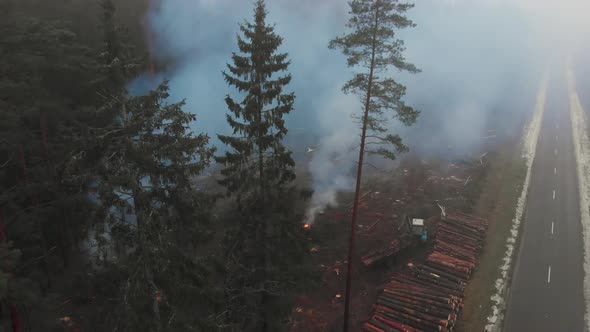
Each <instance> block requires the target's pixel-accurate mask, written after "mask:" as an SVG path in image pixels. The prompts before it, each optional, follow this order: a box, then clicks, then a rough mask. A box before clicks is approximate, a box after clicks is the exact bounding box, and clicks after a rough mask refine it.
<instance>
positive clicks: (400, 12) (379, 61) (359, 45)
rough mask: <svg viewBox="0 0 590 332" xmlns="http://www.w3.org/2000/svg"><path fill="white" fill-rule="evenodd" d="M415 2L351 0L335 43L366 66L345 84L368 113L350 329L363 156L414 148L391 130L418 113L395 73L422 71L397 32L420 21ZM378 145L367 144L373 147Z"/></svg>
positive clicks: (363, 118)
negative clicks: (411, 13)
mask: <svg viewBox="0 0 590 332" xmlns="http://www.w3.org/2000/svg"><path fill="white" fill-rule="evenodd" d="M413 6H414V5H413V4H409V3H402V2H400V1H398V0H353V1H351V2H350V9H351V11H350V15H351V17H350V19H349V21H348V23H347V24H346V27H347V28H349V29H350V30H351V31H350V32H349V33H348V34H346V35H344V36H341V37H338V38H336V39H334V40H332V41H331V42H330V45H329V47H330V48H338V49H341V50H342V53H343V54H344V55H345V56H346V57H347V59H348V66H349V67H352V68H358V69H360V71H359V72H357V73H356V74H355V75H354V77H353V78H352V79H351V80H349V81H348V82H347V83H346V84H345V85H344V87H343V91H344V92H345V93H354V94H356V95H358V96H359V98H360V99H361V101H362V112H361V114H360V115H359V116H356V118H357V119H358V120H359V121H360V124H361V140H360V151H359V158H358V166H357V176H356V177H357V178H356V188H355V195H354V204H353V210H352V221H351V231H350V245H349V253H348V262H349V264H348V272H347V279H346V297H345V314H344V319H345V322H344V329H345V331H346V330H347V329H348V316H349V311H350V288H351V275H352V270H351V269H352V265H353V262H354V261H353V258H354V256H353V254H354V237H355V229H356V219H357V211H358V204H359V194H360V189H361V178H362V170H363V158H364V156H365V153H366V152H368V153H369V154H377V155H381V156H383V157H386V158H389V159H395V157H396V155H397V154H398V153H402V152H405V151H407V150H408V148H407V147H406V146H405V145H404V144H403V143H402V139H401V138H400V137H399V136H398V135H393V134H388V133H387V132H388V128H387V122H388V118H393V119H397V120H399V121H401V122H402V123H403V124H404V125H406V126H409V125H412V124H413V123H414V122H415V121H416V118H417V116H418V112H417V111H416V110H414V109H413V108H411V107H410V106H408V105H406V104H405V103H404V102H403V100H402V98H403V97H404V95H405V93H406V88H405V87H404V86H403V85H401V84H400V83H398V82H396V81H395V80H394V79H393V78H391V71H392V70H399V71H408V72H410V73H416V72H418V69H416V67H415V66H414V65H412V64H410V63H408V62H406V59H405V58H404V56H403V51H404V43H403V41H402V40H400V39H397V38H396V35H395V33H396V31H398V30H400V29H404V28H407V27H413V26H414V24H413V23H412V21H411V20H409V19H408V18H407V17H406V16H405V14H406V12H407V11H408V10H409V9H411V8H412V7H413ZM368 145H370V146H376V148H371V149H369V148H367V146H368Z"/></svg>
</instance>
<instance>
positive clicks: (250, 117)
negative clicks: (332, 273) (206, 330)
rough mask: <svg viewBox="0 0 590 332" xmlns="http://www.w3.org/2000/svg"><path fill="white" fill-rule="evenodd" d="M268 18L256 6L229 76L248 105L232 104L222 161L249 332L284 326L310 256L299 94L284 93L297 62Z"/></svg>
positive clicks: (240, 313) (243, 324) (230, 303)
mask: <svg viewBox="0 0 590 332" xmlns="http://www.w3.org/2000/svg"><path fill="white" fill-rule="evenodd" d="M266 15H267V11H266V8H265V3H264V1H261V0H259V1H257V2H256V4H255V9H254V21H253V22H247V21H246V22H244V23H243V24H241V25H240V30H241V32H242V34H243V36H240V35H238V37H237V41H238V48H239V50H240V52H241V54H236V53H234V54H233V55H232V63H231V64H228V65H227V69H228V72H224V73H223V76H224V78H225V80H226V82H227V83H228V84H229V85H230V86H233V87H235V88H236V89H237V90H238V92H239V95H240V97H241V99H239V100H236V98H234V97H231V96H229V95H228V96H227V97H226V98H225V102H226V104H227V107H228V108H229V111H230V112H229V113H228V114H227V122H228V123H229V125H230V126H231V128H232V129H233V135H218V137H219V139H220V140H221V141H222V142H223V143H225V144H226V145H227V146H228V151H227V152H225V154H224V155H223V156H219V157H217V158H216V160H217V162H218V163H220V164H222V165H223V167H224V168H223V169H222V170H221V175H222V179H221V180H220V183H221V184H222V185H224V186H225V187H226V188H227V190H228V193H229V194H231V195H233V197H235V198H236V199H237V201H238V212H237V214H236V216H235V220H233V224H232V231H231V232H230V233H229V236H228V239H227V243H226V244H227V246H226V249H227V252H226V257H227V268H228V273H227V279H226V288H227V292H226V299H227V310H228V315H227V318H228V320H229V322H230V324H233V326H235V327H236V328H237V329H238V330H244V331H277V330H280V329H281V328H284V326H285V321H284V319H285V316H286V314H287V313H288V310H289V305H288V300H287V299H288V298H287V296H288V295H289V294H292V292H293V291H294V290H295V289H297V285H298V282H299V283H300V284H303V283H304V282H303V280H304V279H303V277H302V275H301V274H300V273H299V272H303V271H304V269H302V267H303V261H304V259H305V257H306V250H305V242H304V241H305V238H304V236H303V233H302V231H303V228H302V225H301V221H300V220H301V219H300V218H299V217H298V216H297V214H296V211H295V210H294V207H293V203H294V202H295V201H296V200H297V199H300V197H299V196H298V192H297V191H296V190H295V189H294V188H293V185H292V181H293V180H294V179H295V173H294V171H293V167H294V164H295V163H294V161H293V158H292V156H291V151H289V150H288V149H287V148H286V147H285V146H284V145H283V138H284V137H285V135H286V134H287V128H286V127H285V120H284V116H285V115H286V114H288V113H289V112H291V111H292V110H293V103H294V100H295V95H294V93H292V92H291V93H286V92H284V89H285V86H287V85H288V84H289V83H290V81H291V75H290V74H288V73H285V72H286V71H287V69H288V66H289V63H290V62H289V61H288V60H287V56H288V54H286V53H278V48H279V47H280V45H281V43H282V38H281V37H280V36H279V35H277V34H276V33H275V32H274V28H273V27H272V26H269V25H267V23H266ZM281 73H284V74H283V75H281ZM297 269H299V270H298V271H297Z"/></svg>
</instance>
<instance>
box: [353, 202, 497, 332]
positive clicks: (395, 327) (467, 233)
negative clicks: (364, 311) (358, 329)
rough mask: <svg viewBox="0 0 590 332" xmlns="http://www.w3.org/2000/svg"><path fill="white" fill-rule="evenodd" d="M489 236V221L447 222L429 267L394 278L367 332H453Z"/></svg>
mask: <svg viewBox="0 0 590 332" xmlns="http://www.w3.org/2000/svg"><path fill="white" fill-rule="evenodd" d="M486 232H487V221H486V220H485V219H482V218H478V217H475V216H471V215H468V214H465V213H461V212H455V213H452V214H447V215H446V216H443V217H442V218H441V219H440V221H439V222H438V224H437V228H436V234H435V240H434V249H433V251H432V253H431V254H430V255H429V256H428V257H427V258H426V262H424V264H412V263H410V264H408V268H407V269H406V270H404V271H403V272H398V273H395V274H394V275H393V276H392V277H391V279H390V282H389V283H387V284H386V285H385V286H383V290H382V293H381V295H380V296H379V298H378V299H377V304H375V305H374V309H375V311H374V313H373V315H372V316H371V319H370V320H369V321H368V322H366V323H365V324H364V326H363V331H370V332H390V331H391V332H418V331H429V332H430V331H439V332H447V331H449V332H450V331H453V328H454V326H455V323H456V320H457V317H458V315H459V313H460V311H461V309H462V307H463V296H464V291H465V286H466V284H467V282H468V281H469V279H470V278H471V274H472V272H473V270H474V269H475V267H476V265H477V257H478V255H479V253H480V251H481V249H482V248H483V242H484V240H485V236H486Z"/></svg>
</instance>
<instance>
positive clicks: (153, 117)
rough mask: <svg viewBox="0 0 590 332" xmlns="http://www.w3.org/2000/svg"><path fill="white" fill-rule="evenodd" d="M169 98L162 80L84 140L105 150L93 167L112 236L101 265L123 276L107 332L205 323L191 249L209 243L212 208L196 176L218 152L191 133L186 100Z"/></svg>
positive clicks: (197, 261) (199, 261)
mask: <svg viewBox="0 0 590 332" xmlns="http://www.w3.org/2000/svg"><path fill="white" fill-rule="evenodd" d="M167 97H168V86H167V82H164V83H162V84H161V85H160V86H159V87H158V88H157V89H156V90H154V91H151V92H150V93H149V94H148V95H146V96H137V97H128V98H127V99H126V100H125V102H124V104H123V108H124V118H123V119H122V120H121V121H120V122H118V123H116V124H113V126H111V127H107V128H103V129H101V130H100V131H99V132H97V133H95V134H93V135H91V136H89V137H88V138H87V139H88V140H91V141H92V140H95V142H94V143H91V142H88V143H87V144H88V145H89V146H92V145H95V146H98V145H101V146H103V147H104V150H102V153H101V155H102V158H101V161H100V162H99V165H100V166H99V168H98V169H97V178H98V182H99V196H100V204H101V207H102V208H103V211H104V216H105V217H106V222H107V223H106V227H105V230H106V231H107V234H108V235H109V238H107V239H106V241H105V242H104V246H105V248H104V249H105V250H106V252H107V253H109V254H108V255H107V257H108V259H107V260H106V261H105V262H104V267H105V268H106V271H110V272H109V274H111V275H114V276H117V275H118V276H119V278H120V279H117V281H116V282H115V283H116V284H117V285H119V286H118V287H119V291H120V292H119V291H117V292H116V293H115V294H117V298H119V301H120V302H118V305H119V306H118V307H116V308H117V310H114V311H112V312H111V314H112V315H115V317H116V316H120V318H122V319H114V318H113V319H112V321H113V322H117V323H116V325H114V326H110V328H115V327H117V328H119V329H122V330H132V331H139V330H141V331H169V330H175V329H180V330H184V329H187V325H185V324H188V326H195V324H198V323H202V321H205V320H206V317H201V316H199V315H194V314H191V310H195V307H196V306H197V305H199V306H201V307H205V306H203V302H205V297H206V296H208V295H207V294H206V292H207V291H208V290H209V289H208V288H207V287H208V286H207V284H206V282H205V281H206V278H207V277H206V274H207V270H208V267H207V266H205V265H203V260H204V258H203V257H200V256H198V255H196V252H195V249H196V248H198V247H199V246H200V243H201V242H202V241H204V240H205V239H206V238H207V234H208V231H207V230H206V228H205V227H204V225H205V224H206V223H207V221H208V220H209V216H208V211H209V206H210V205H211V203H212V202H211V198H210V197H209V196H207V195H206V194H204V193H200V192H198V191H197V189H196V184H195V178H196V177H197V176H198V175H199V174H200V173H201V172H202V171H203V169H205V168H206V167H207V166H208V165H209V159H210V158H211V156H212V154H213V152H214V151H215V150H214V149H213V148H212V147H210V146H208V141H209V138H208V136H207V135H205V134H198V135H194V134H192V133H191V129H190V127H189V125H190V124H191V123H192V122H193V121H194V120H195V119H196V118H195V116H194V115H192V114H190V113H186V112H184V111H183V110H182V106H183V105H184V102H181V103H173V104H168V103H166V99H167ZM117 207H123V209H122V212H119V211H121V210H120V209H118V208H117ZM130 213H131V216H130V217H128V215H129V214H130ZM126 218H129V219H126ZM189 294H190V296H189ZM148 317H149V318H148Z"/></svg>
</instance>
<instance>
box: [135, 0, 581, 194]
mask: <svg viewBox="0 0 590 332" xmlns="http://www.w3.org/2000/svg"><path fill="white" fill-rule="evenodd" d="M252 3H253V1H247V0H166V1H162V4H161V5H160V6H159V7H158V8H155V7H154V8H153V9H152V11H151V12H150V14H149V16H148V18H147V19H148V21H149V23H150V27H151V29H152V32H153V35H154V37H155V40H154V45H155V48H154V52H155V55H156V56H158V57H160V58H163V59H167V60H168V61H171V62H172V63H174V64H175V65H174V67H173V68H172V69H171V70H170V71H169V72H167V73H161V75H162V76H163V77H166V78H169V79H170V80H171V92H172V96H173V97H174V98H176V99H181V98H186V99H187V109H188V110H190V111H191V112H194V113H196V114H197V117H198V123H197V126H196V129H197V130H199V131H207V132H209V133H210V134H211V135H212V136H214V134H215V133H227V132H228V131H229V127H228V125H227V124H226V122H225V112H226V111H227V108H226V106H225V103H224V101H223V99H224V96H225V95H226V94H227V93H230V94H235V91H233V90H232V89H231V88H229V87H228V86H227V85H226V84H225V82H224V81H223V77H222V75H221V71H222V70H223V69H224V68H225V63H226V62H228V61H229V59H230V56H231V53H232V52H236V51H237V46H236V40H235V36H236V33H237V32H238V31H239V30H238V22H242V21H243V20H244V19H248V20H251V18H252ZM267 4H268V10H269V16H268V21H269V22H270V23H276V31H277V33H279V34H280V35H281V36H283V37H284V43H283V45H282V47H281V49H280V51H282V52H288V53H289V57H290V59H291V60H292V64H291V66H290V72H291V73H292V75H293V82H292V84H291V86H290V89H292V90H293V91H295V93H296V95H297V99H296V104H295V111H294V112H293V113H292V114H291V115H290V116H289V118H288V126H289V129H290V133H291V137H296V138H297V139H296V140H291V141H296V142H298V143H299V145H298V146H295V145H292V146H291V147H292V148H293V150H294V152H295V153H296V154H297V155H299V156H300V155H303V154H304V151H305V150H306V147H307V144H312V143H318V142H319V143H320V144H321V147H322V148H321V151H320V152H319V153H318V154H317V155H316V156H315V157H314V161H313V162H312V171H313V172H314V174H316V181H317V183H316V185H317V186H316V189H317V190H320V191H321V190H322V188H334V187H335V188H340V189H346V188H348V187H349V186H350V184H351V183H350V181H348V180H349V179H350V178H349V177H347V174H345V173H346V171H347V169H345V168H344V169H343V167H341V166H339V165H332V164H330V158H331V156H333V155H334V154H338V153H342V152H343V151H348V150H347V147H348V146H351V145H354V144H355V142H356V141H357V140H358V136H357V135H355V133H356V132H357V128H356V127H355V125H354V124H353V123H352V122H351V121H350V114H351V113H353V112H357V111H358V110H359V103H358V101H357V99H356V98H355V97H354V96H346V95H343V94H342V93H341V92H340V88H341V86H342V84H343V83H344V82H345V81H346V80H347V79H349V78H350V77H351V71H350V70H349V69H348V68H347V67H346V61H345V58H344V57H343V56H342V55H341V54H340V53H339V52H337V51H333V50H329V49H328V48H327V44H328V42H329V41H330V39H332V38H334V37H336V36H338V35H340V34H342V33H343V32H345V28H344V24H345V22H346V21H347V19H348V10H349V8H348V5H347V1H345V0H297V1H295V0H267ZM589 10H590V4H589V2H588V1H582V0H569V1H568V0H560V1H557V0H554V1H553V0H545V1H543V0H454V1H451V0H420V1H416V7H415V8H414V9H412V10H410V12H409V13H408V16H409V17H410V18H411V19H412V20H413V21H414V22H415V23H416V24H417V27H416V28H414V29H410V30H407V31H403V32H401V33H400V34H399V36H400V37H402V38H403V39H404V40H405V43H406V46H407V51H406V53H405V54H406V58H407V59H408V60H409V61H410V62H412V63H414V64H416V66H418V67H419V68H420V69H422V73H420V74H418V75H400V74H399V73H397V72H392V73H391V74H392V75H393V76H394V77H396V78H397V79H398V80H400V81H401V82H403V83H405V84H406V85H407V86H408V95H407V98H406V100H407V101H408V103H410V104H411V105H414V106H416V107H417V108H419V109H420V111H422V114H421V116H420V118H419V120H418V123H417V124H416V126H415V127H413V128H412V130H411V131H410V130H404V129H403V128H400V126H399V125H396V124H393V125H392V129H394V130H395V131H397V132H399V133H401V134H402V135H403V137H404V138H406V139H407V142H408V143H409V145H410V148H411V149H413V150H414V151H422V152H430V153H439V154H446V153H448V151H449V150H448V147H449V146H450V147H452V149H453V151H454V152H455V153H460V152H469V151H477V149H478V147H479V145H480V143H481V142H482V141H481V137H482V136H484V135H485V132H486V130H487V129H488V128H494V129H497V130H498V131H499V132H500V133H502V132H506V133H508V132H511V131H514V128H516V127H517V126H518V124H519V123H520V122H519V121H520V120H522V119H523V118H525V115H527V114H528V113H529V112H530V111H531V110H532V104H533V102H534V94H535V91H536V89H537V84H538V81H539V79H540V76H541V72H542V71H543V70H544V68H545V67H546V66H547V64H551V63H553V64H557V63H561V62H562V61H563V57H564V55H565V54H567V53H568V52H571V51H572V49H571V47H572V46H579V45H583V44H584V42H585V41H586V40H587V39H588V38H587V36H588V34H587V32H588V31H590V29H588V28H587V27H588V23H587V21H588V20H587V19H586V17H585V16H586V15H587V14H588V13H589V12H590V11H589ZM141 83H145V80H141V79H140V80H139V81H138V82H135V83H134V84H132V89H136V88H137V87H138V86H141V85H142V84H141ZM215 143H218V142H215ZM220 148H222V147H221V146H220ZM354 157H355V156H354V153H351V154H348V155H347V156H345V159H349V160H351V161H352V160H353V159H354ZM328 175H329V176H328Z"/></svg>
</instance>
